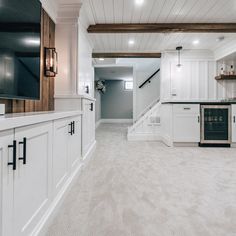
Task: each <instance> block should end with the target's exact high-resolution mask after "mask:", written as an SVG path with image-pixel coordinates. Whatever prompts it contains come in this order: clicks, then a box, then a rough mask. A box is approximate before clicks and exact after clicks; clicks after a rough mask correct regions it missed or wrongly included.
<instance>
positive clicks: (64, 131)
mask: <svg viewBox="0 0 236 236" xmlns="http://www.w3.org/2000/svg"><path fill="white" fill-rule="evenodd" d="M70 132H71V119H67V118H66V119H61V120H57V121H55V122H54V144H53V189H54V196H55V195H57V194H58V193H59V192H60V190H61V189H62V188H63V186H64V185H65V183H66V181H67V180H68V178H69V174H70V173H69V158H68V144H69V136H70V135H71V134H70Z"/></svg>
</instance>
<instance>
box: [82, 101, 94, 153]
mask: <svg viewBox="0 0 236 236" xmlns="http://www.w3.org/2000/svg"><path fill="white" fill-rule="evenodd" d="M82 106H83V127H82V153H83V156H85V155H86V153H87V152H88V150H89V148H90V147H91V145H92V144H93V142H94V141H95V102H94V101H91V100H88V99H83V105H82Z"/></svg>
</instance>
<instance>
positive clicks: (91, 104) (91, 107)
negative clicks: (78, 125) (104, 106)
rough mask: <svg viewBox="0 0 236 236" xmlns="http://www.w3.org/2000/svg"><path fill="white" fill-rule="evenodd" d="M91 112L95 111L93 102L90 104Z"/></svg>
mask: <svg viewBox="0 0 236 236" xmlns="http://www.w3.org/2000/svg"><path fill="white" fill-rule="evenodd" d="M90 106H91V107H90V111H93V102H92V103H91V104H90Z"/></svg>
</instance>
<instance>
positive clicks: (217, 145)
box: [199, 143, 231, 148]
mask: <svg viewBox="0 0 236 236" xmlns="http://www.w3.org/2000/svg"><path fill="white" fill-rule="evenodd" d="M199 147H219V148H225V147H227V148H230V147H231V145H230V144H228V143H199Z"/></svg>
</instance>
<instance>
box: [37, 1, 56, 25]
mask: <svg viewBox="0 0 236 236" xmlns="http://www.w3.org/2000/svg"><path fill="white" fill-rule="evenodd" d="M40 2H41V3H42V7H43V9H44V10H45V11H46V12H47V13H48V15H49V16H50V17H51V18H52V20H53V21H54V22H55V23H56V20H57V8H58V4H57V2H56V1H55V0H50V1H49V0H40Z"/></svg>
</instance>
